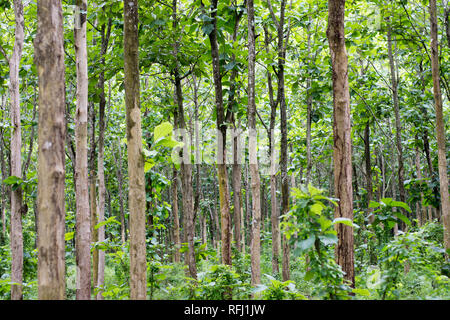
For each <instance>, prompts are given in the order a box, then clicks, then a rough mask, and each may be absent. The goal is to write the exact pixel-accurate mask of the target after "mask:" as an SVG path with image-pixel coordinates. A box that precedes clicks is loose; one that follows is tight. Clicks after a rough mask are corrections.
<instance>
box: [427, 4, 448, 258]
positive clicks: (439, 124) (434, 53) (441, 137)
mask: <svg viewBox="0 0 450 320" xmlns="http://www.w3.org/2000/svg"><path fill="white" fill-rule="evenodd" d="M436 12H437V10H436V0H430V25H431V72H432V77H433V95H434V107H435V111H436V139H437V146H438V168H439V186H440V193H441V217H442V223H443V225H444V247H445V249H446V250H448V249H450V199H449V193H448V176H447V159H446V150H445V123H444V116H443V106H442V94H441V87H440V83H439V78H440V77H439V51H438V31H437V30H438V26H437V13H436ZM447 256H448V255H447Z"/></svg>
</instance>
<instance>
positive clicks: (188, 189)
mask: <svg viewBox="0 0 450 320" xmlns="http://www.w3.org/2000/svg"><path fill="white" fill-rule="evenodd" d="M177 19H178V18H177V0H172V20H173V21H172V26H173V29H174V34H175V35H178V20H177ZM178 50H179V40H178V39H175V40H174V43H173V56H174V58H175V67H174V68H173V71H172V72H173V77H174V82H175V101H176V104H177V106H178V112H177V118H178V119H177V120H178V128H179V129H180V130H181V132H182V137H183V142H184V145H183V149H182V150H183V156H182V161H181V165H180V172H181V185H182V190H183V193H182V198H183V211H184V221H185V226H184V227H185V232H186V238H187V239H186V241H187V243H188V251H187V256H186V258H187V259H186V260H187V263H188V267H189V274H190V276H191V277H192V278H194V279H197V267H196V264H195V249H194V233H195V225H194V190H193V186H192V163H191V157H190V154H189V147H190V145H189V140H188V134H187V130H186V129H187V127H186V121H185V118H184V106H183V90H182V87H181V86H182V83H181V80H182V79H181V76H180V63H179V61H178V60H179V57H178ZM174 201H176V199H174Z"/></svg>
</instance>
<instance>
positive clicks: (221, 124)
mask: <svg viewBox="0 0 450 320" xmlns="http://www.w3.org/2000/svg"><path fill="white" fill-rule="evenodd" d="M217 2H218V1H217V0H212V1H211V19H212V22H211V23H212V25H213V30H212V31H211V32H210V34H209V41H210V44H211V57H212V66H213V78H214V92H215V104H216V115H217V117H216V123H217V132H218V137H217V140H218V149H217V150H218V152H217V178H218V181H219V203H220V220H221V241H222V248H221V252H222V263H223V264H227V265H231V216H230V194H229V191H228V175H227V170H226V132H227V126H226V123H225V110H224V105H223V91H222V76H221V73H220V62H219V46H218V43H217Z"/></svg>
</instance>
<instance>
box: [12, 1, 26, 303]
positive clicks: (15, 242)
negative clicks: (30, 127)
mask: <svg viewBox="0 0 450 320" xmlns="http://www.w3.org/2000/svg"><path fill="white" fill-rule="evenodd" d="M13 6H14V17H15V20H16V30H15V42H14V49H13V53H12V56H11V57H10V59H9V79H10V85H9V92H10V97H11V127H12V132H11V174H12V175H13V176H16V177H19V178H20V177H21V175H22V153H21V150H22V133H21V125H20V91H19V89H20V84H19V66H20V59H21V57H22V49H23V42H24V36H25V34H24V27H25V21H24V16H23V4H22V1H21V0H14V2H13ZM22 201H23V196H22V188H21V187H19V188H17V189H15V190H12V192H11V281H12V282H14V283H18V285H15V284H13V285H11V300H22V298H23V296H22V282H23V234H22V207H24V205H23V204H22Z"/></svg>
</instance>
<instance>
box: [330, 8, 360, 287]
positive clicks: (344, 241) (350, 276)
mask: <svg viewBox="0 0 450 320" xmlns="http://www.w3.org/2000/svg"><path fill="white" fill-rule="evenodd" d="M344 17H345V0H329V1H328V28H327V37H328V41H329V45H330V54H331V63H332V67H333V137H334V149H333V161H334V190H335V197H336V198H338V199H339V204H338V205H337V206H336V208H335V212H334V216H335V218H348V219H350V220H353V191H352V141H351V136H350V133H351V124H350V94H349V85H348V60H347V52H346V49H345V31H344ZM336 228H337V233H338V244H337V246H336V252H335V258H336V262H337V263H338V264H339V265H340V266H341V267H342V270H343V271H344V272H345V279H346V280H348V281H350V282H351V284H352V286H354V285H355V272H354V248H353V229H352V227H350V226H347V225H344V224H341V223H340V224H337V225H336Z"/></svg>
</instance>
